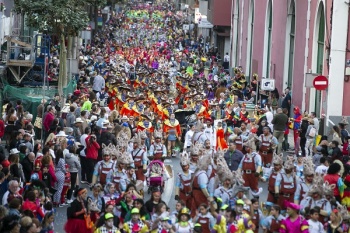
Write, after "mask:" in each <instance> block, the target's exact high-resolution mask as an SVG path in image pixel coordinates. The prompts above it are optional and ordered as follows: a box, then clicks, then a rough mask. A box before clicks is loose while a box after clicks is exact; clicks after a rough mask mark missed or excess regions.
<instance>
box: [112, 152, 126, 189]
mask: <svg viewBox="0 0 350 233" xmlns="http://www.w3.org/2000/svg"><path fill="white" fill-rule="evenodd" d="M131 163H132V159H131V157H130V155H129V154H128V153H127V152H124V153H120V154H119V156H118V157H117V163H115V165H114V168H113V169H112V170H110V171H109V173H108V175H107V182H112V183H113V184H114V186H115V189H116V190H117V191H118V192H119V193H123V192H125V190H126V185H127V182H126V180H127V179H128V175H127V173H126V166H127V165H128V164H131Z"/></svg>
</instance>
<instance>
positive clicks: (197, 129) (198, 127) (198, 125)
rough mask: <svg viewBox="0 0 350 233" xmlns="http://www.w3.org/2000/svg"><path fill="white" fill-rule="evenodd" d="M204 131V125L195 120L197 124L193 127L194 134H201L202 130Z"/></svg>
mask: <svg viewBox="0 0 350 233" xmlns="http://www.w3.org/2000/svg"><path fill="white" fill-rule="evenodd" d="M203 129H204V125H203V123H202V122H201V121H200V120H197V123H196V125H195V127H194V132H197V133H198V132H202V130H203Z"/></svg>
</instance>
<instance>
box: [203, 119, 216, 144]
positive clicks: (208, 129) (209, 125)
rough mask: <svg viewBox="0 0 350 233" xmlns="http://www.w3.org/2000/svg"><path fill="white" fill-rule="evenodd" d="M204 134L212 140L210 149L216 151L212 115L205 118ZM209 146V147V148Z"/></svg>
mask: <svg viewBox="0 0 350 233" xmlns="http://www.w3.org/2000/svg"><path fill="white" fill-rule="evenodd" d="M204 123H205V125H204V134H205V135H206V136H207V138H208V139H209V140H210V147H209V148H210V149H212V150H213V151H214V149H213V148H214V146H215V135H214V127H213V123H214V121H213V119H211V118H210V117H208V118H205V120H204ZM209 148H208V149H209Z"/></svg>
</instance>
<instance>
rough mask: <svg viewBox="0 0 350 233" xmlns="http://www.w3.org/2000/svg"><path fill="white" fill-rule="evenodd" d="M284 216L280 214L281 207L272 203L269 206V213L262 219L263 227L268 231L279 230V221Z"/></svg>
mask: <svg viewBox="0 0 350 233" xmlns="http://www.w3.org/2000/svg"><path fill="white" fill-rule="evenodd" d="M283 219H284V216H283V215H282V214H281V207H280V206H279V205H273V206H272V207H271V212H270V215H269V216H267V217H266V218H265V219H264V221H263V229H264V231H265V230H266V231H267V232H268V233H274V232H279V230H280V229H281V222H282V220H283Z"/></svg>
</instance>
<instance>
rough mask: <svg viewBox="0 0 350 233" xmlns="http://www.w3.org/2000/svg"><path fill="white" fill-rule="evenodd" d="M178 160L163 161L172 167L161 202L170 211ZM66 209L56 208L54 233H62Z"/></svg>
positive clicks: (65, 207)
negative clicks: (165, 204)
mask: <svg viewBox="0 0 350 233" xmlns="http://www.w3.org/2000/svg"><path fill="white" fill-rule="evenodd" d="M179 162H180V159H179V158H172V159H171V160H170V159H167V160H165V164H166V165H171V167H172V171H173V174H172V178H170V179H169V180H168V181H166V182H165V187H164V192H163V194H162V200H163V201H164V202H165V203H167V205H168V206H169V207H170V209H171V210H174V208H175V204H176V201H175V199H174V198H175V179H174V177H175V175H176V174H177V172H178V171H179V170H180V169H181V167H180V164H179ZM81 187H84V188H87V189H88V190H89V188H88V186H87V185H85V184H81ZM144 193H145V198H144V200H145V202H146V201H147V200H149V199H150V194H148V193H147V187H145V192H144ZM89 194H91V191H90V190H89ZM67 207H68V206H64V207H59V208H56V215H55V216H56V217H55V223H54V229H55V233H63V232H64V230H63V228H64V224H65V223H66V221H67V214H66V213H67Z"/></svg>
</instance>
